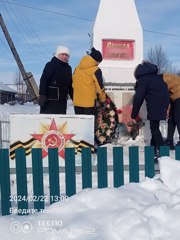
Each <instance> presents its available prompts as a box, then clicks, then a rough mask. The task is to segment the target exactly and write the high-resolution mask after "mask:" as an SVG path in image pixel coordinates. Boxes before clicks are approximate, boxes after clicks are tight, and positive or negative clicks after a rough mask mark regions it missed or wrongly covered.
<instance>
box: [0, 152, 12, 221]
mask: <svg viewBox="0 0 180 240" xmlns="http://www.w3.org/2000/svg"><path fill="white" fill-rule="evenodd" d="M0 189H1V212H2V215H3V216H4V215H9V214H10V208H11V201H10V196H11V188H10V169H9V151H8V149H0Z"/></svg>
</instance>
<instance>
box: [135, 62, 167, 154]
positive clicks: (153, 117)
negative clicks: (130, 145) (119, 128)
mask: <svg viewBox="0 0 180 240" xmlns="http://www.w3.org/2000/svg"><path fill="white" fill-rule="evenodd" d="M134 76H135V78H136V85H135V95H134V100H133V108H132V112H131V118H132V119H133V121H134V122H136V120H135V119H136V117H137V116H138V113H139V110H140V107H141V105H142V103H143V101H144V100H145V101H146V106H147V119H148V120H150V131H151V135H152V137H151V145H152V146H154V147H155V154H157V155H158V151H159V147H160V146H164V145H165V142H164V140H163V137H162V134H161V132H160V129H159V126H160V121H161V120H165V119H166V118H167V114H168V108H169V103H170V96H169V91H168V88H167V85H166V83H165V82H164V80H163V75H162V74H158V68H157V66H156V65H154V64H152V63H150V62H143V63H142V64H139V65H138V66H137V67H136V69H135V72H134Z"/></svg>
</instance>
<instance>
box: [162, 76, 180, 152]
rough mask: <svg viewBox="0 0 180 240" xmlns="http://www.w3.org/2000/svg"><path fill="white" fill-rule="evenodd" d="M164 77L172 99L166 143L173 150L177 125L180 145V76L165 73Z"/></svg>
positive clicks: (179, 144) (178, 143)
mask: <svg viewBox="0 0 180 240" xmlns="http://www.w3.org/2000/svg"><path fill="white" fill-rule="evenodd" d="M163 79H164V81H165V83H166V84H167V87H168V90H169V93H170V100H171V108H170V112H169V119H168V134H167V139H166V144H167V145H168V146H169V147H170V149H171V150H173V149H174V141H173V137H174V132H175V128H176V127H177V130H178V134H179V141H178V142H177V144H176V146H180V76H177V75H175V74H169V73H164V74H163Z"/></svg>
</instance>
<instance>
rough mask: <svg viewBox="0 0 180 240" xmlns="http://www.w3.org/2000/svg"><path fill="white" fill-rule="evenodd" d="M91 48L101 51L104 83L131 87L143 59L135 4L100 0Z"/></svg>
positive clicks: (131, 0) (127, 1)
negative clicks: (136, 69) (124, 84)
mask: <svg viewBox="0 0 180 240" xmlns="http://www.w3.org/2000/svg"><path fill="white" fill-rule="evenodd" d="M92 45H93V46H94V47H95V48H97V49H98V50H100V51H102V54H103V59H104V60H103V61H102V63H101V64H100V67H101V69H102V71H103V76H104V79H105V83H134V82H135V79H134V76H133V73H134V68H135V67H136V66H137V64H139V63H140V62H141V61H142V59H143V34H142V27H141V23H140V20H139V17H138V13H137V10H136V6H135V3H134V0H100V5H99V9H98V12H97V16H96V20H95V24H94V28H93V33H92Z"/></svg>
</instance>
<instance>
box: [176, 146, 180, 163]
mask: <svg viewBox="0 0 180 240" xmlns="http://www.w3.org/2000/svg"><path fill="white" fill-rule="evenodd" d="M175 159H176V160H180V146H175Z"/></svg>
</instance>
